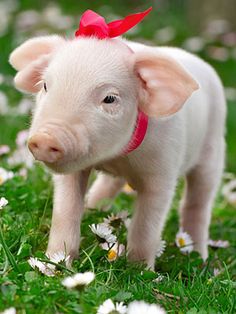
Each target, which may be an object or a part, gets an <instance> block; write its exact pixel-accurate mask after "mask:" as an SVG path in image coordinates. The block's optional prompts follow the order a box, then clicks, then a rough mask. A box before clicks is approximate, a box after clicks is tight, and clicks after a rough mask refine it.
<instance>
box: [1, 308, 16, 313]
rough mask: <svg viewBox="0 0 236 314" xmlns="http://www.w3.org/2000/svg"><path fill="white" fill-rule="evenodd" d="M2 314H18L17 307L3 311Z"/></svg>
mask: <svg viewBox="0 0 236 314" xmlns="http://www.w3.org/2000/svg"><path fill="white" fill-rule="evenodd" d="M1 314H16V309H15V308H14V307H10V308H9V309H6V310H5V311H3V312H1Z"/></svg>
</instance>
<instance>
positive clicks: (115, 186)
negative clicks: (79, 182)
mask: <svg viewBox="0 0 236 314" xmlns="http://www.w3.org/2000/svg"><path fill="white" fill-rule="evenodd" d="M124 184H125V180H124V179H123V178H120V177H113V176H111V175H108V174H105V173H102V172H99V173H98V176H97V179H96V180H95V182H94V183H93V185H92V187H91V188H90V190H89V192H88V195H87V196H86V198H87V201H86V207H88V208H95V207H96V206H97V205H98V203H99V201H101V200H102V199H113V198H114V197H115V196H116V195H117V194H118V193H119V192H120V190H121V188H122V187H123V185H124ZM102 209H103V210H106V209H107V208H102Z"/></svg>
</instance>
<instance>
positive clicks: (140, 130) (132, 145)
mask: <svg viewBox="0 0 236 314" xmlns="http://www.w3.org/2000/svg"><path fill="white" fill-rule="evenodd" d="M147 127H148V116H147V115H146V114H145V113H144V112H142V111H140V110H139V111H138V116H137V120H136V124H135V128H134V131H133V134H132V136H131V139H130V141H129V143H128V144H127V145H126V147H125V148H124V149H123V152H122V153H123V154H124V155H127V154H129V153H131V152H132V151H134V150H135V149H137V148H138V147H139V146H140V145H141V144H142V142H143V140H144V138H145V135H146V132H147Z"/></svg>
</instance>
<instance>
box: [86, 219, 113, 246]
mask: <svg viewBox="0 0 236 314" xmlns="http://www.w3.org/2000/svg"><path fill="white" fill-rule="evenodd" d="M89 227H90V229H91V231H92V232H93V233H94V234H96V236H97V238H98V240H99V242H101V243H104V242H108V243H115V242H116V240H117V238H116V236H115V235H114V234H112V230H111V229H110V228H109V227H108V226H107V225H106V224H104V223H101V224H97V225H95V224H92V225H91V226H89Z"/></svg>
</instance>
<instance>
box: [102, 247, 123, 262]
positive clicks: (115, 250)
mask: <svg viewBox="0 0 236 314" xmlns="http://www.w3.org/2000/svg"><path fill="white" fill-rule="evenodd" d="M100 246H101V248H102V249H103V250H106V251H108V254H107V259H108V261H109V262H113V261H115V260H116V259H117V258H118V257H119V256H121V255H123V254H124V252H125V246H124V244H121V243H118V242H115V243H107V242H105V243H101V245H100Z"/></svg>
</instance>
